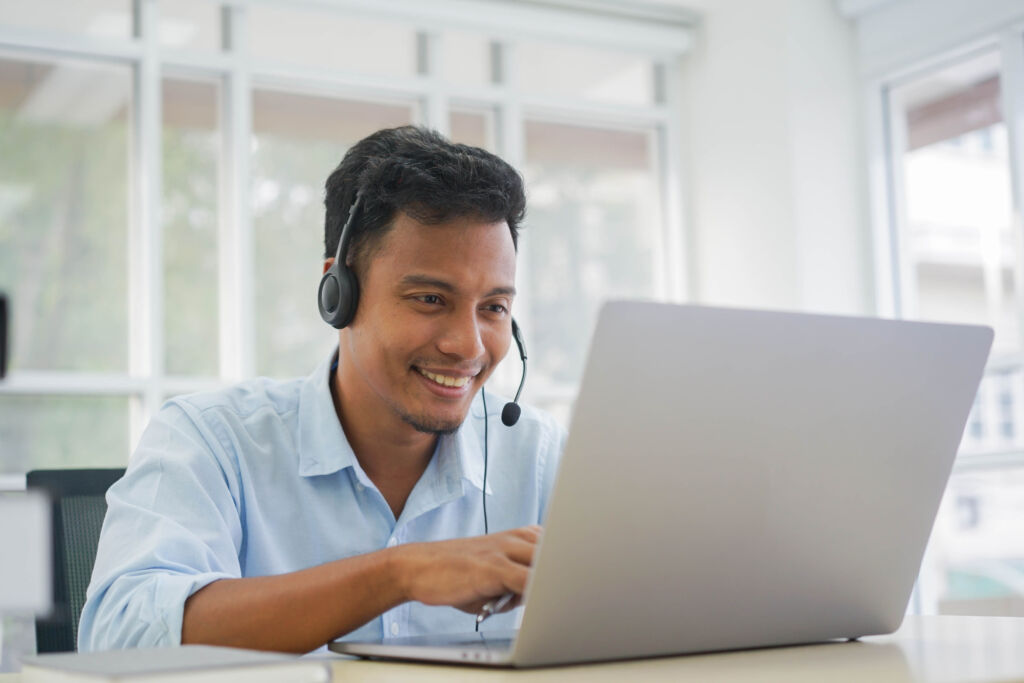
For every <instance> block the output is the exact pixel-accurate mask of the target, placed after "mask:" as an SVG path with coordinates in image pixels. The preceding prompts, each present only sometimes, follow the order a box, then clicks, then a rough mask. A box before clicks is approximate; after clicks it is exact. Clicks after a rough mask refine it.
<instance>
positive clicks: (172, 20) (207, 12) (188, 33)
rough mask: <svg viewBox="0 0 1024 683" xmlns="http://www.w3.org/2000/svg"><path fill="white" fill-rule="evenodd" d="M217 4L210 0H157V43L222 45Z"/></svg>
mask: <svg viewBox="0 0 1024 683" xmlns="http://www.w3.org/2000/svg"><path fill="white" fill-rule="evenodd" d="M220 36H221V30H220V6H219V5H217V4H215V3H213V2H210V0H173V1H172V2H161V3H160V44H161V45H163V46H164V47H169V48H182V49H185V48H187V49H190V50H205V51H208V52H213V51H216V50H220V48H221V39H220Z"/></svg>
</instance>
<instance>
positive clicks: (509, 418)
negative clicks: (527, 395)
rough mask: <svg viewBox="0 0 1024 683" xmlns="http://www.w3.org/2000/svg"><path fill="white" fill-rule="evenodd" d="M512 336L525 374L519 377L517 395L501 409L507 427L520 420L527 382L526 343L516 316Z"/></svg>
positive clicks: (513, 319) (502, 420) (513, 321)
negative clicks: (520, 399) (524, 388)
mask: <svg viewBox="0 0 1024 683" xmlns="http://www.w3.org/2000/svg"><path fill="white" fill-rule="evenodd" d="M512 338H513V339H515V340H516V346H517V347H518V348H519V358H520V360H522V361H523V376H522V377H521V378H520V379H519V388H518V389H516V397H515V398H514V399H512V401H511V402H509V403H506V404H505V407H504V408H502V409H501V422H502V424H504V425H505V426H506V427H511V426H512V425H514V424H515V423H516V422H518V421H519V415H520V414H522V408H520V407H519V394H521V393H523V384H524V383H525V382H526V344H525V343H523V335H522V333H521V332H520V331H519V325H518V324H516V319H515V318H512Z"/></svg>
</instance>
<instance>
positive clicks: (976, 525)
mask: <svg viewBox="0 0 1024 683" xmlns="http://www.w3.org/2000/svg"><path fill="white" fill-rule="evenodd" d="M1016 39H1017V41H1021V40H1024V37H1022V36H1020V35H1017V36H1016ZM1004 44H1009V41H1005V42H1004ZM1022 54H1024V53H1022V51H1021V50H1019V49H1018V50H1015V51H1013V50H1006V51H1004V50H1002V49H1000V48H999V47H998V46H994V47H992V48H990V49H982V50H981V51H978V52H975V53H973V54H970V55H967V56H962V57H959V58H955V59H951V60H949V61H946V62H944V63H943V65H942V66H939V67H934V68H931V69H927V70H923V71H920V72H917V73H916V74H913V75H911V76H909V77H903V78H900V79H894V80H893V81H892V82H890V83H888V84H886V86H885V87H884V89H883V96H884V97H885V98H886V102H887V105H888V111H889V118H888V121H887V124H888V130H889V135H888V140H887V143H888V148H889V154H890V157H889V166H890V169H891V178H890V184H889V188H888V192H889V195H888V198H889V202H890V207H891V209H892V211H891V214H892V215H893V217H894V222H893V225H892V226H891V229H892V233H891V236H890V237H891V240H890V243H891V245H892V250H891V254H890V256H891V259H892V263H893V264H894V267H893V270H892V278H891V279H892V283H891V284H892V286H891V290H892V294H893V306H892V308H893V310H894V311H895V312H896V313H897V314H898V315H900V316H901V317H906V318H912V319H920V320H934V321H948V322H963V323H975V324H983V325H989V326H991V327H993V328H994V330H995V341H994V344H993V349H992V354H991V356H990V361H989V367H988V369H987V371H986V374H985V377H984V379H983V380H982V383H981V387H980V389H979V391H978V395H977V397H976V398H975V402H974V406H973V408H972V410H971V414H970V417H969V418H968V421H967V427H966V429H965V431H964V436H963V440H962V442H961V447H960V452H959V455H958V459H957V463H956V466H955V467H954V472H953V475H952V478H951V480H950V483H949V487H948V489H947V491H946V496H945V498H944V500H943V503H942V505H941V507H940V511H939V517H938V520H937V521H936V525H935V529H934V532H933V534H932V538H931V541H930V544H929V549H928V551H927V553H926V556H925V563H924V566H923V568H922V573H921V576H920V579H919V582H918V591H917V593H918V604H917V609H919V610H920V611H924V612H940V613H951V614H1009V613H1019V610H1021V609H1024V544H1022V543H1021V539H1022V538H1024V535H1022V534H1021V533H1020V532H1021V527H1020V520H1021V519H1022V516H1021V511H1022V510H1024V479H1022V478H1021V474H1022V472H1024V435H1022V433H1021V425H1022V419H1024V413H1022V406H1021V399H1022V398H1024V396H1022V392H1024V338H1022V330H1021V321H1022V320H1024V298H1022V290H1021V280H1020V274H1021V272H1024V271H1022V267H1024V251H1022V241H1021V232H1020V231H1021V229H1022V227H1024V226H1022V225H1021V224H1020V222H1019V221H1017V222H1015V220H1014V214H1015V212H1017V214H1018V215H1019V212H1020V209H1021V207H1020V205H1019V201H1020V193H1019V191H1017V192H1015V190H1014V187H1015V183H1016V184H1018V185H1019V184H1020V183H1021V178H1020V177H1019V174H1018V176H1014V171H1013V168H1014V164H1015V163H1016V165H1017V167H1018V168H1019V167H1020V162H1021V161H1024V159H1020V158H1017V159H1016V161H1015V162H1014V155H1015V152H1014V147H1013V141H1012V140H1011V135H1010V132H1009V125H1008V123H1009V122H1012V121H1016V122H1017V123H1016V125H1017V126H1018V127H1020V125H1021V122H1022V121H1024V111H1021V110H1012V111H1007V109H1006V103H1007V102H1013V101H1015V99H1016V98H1014V97H1007V90H1006V89H1007V88H1012V89H1019V90H1020V91H1021V92H1024V83H1020V82H1019V81H1016V80H1012V79H1013V78H1016V76H1013V74H1015V73H1017V72H1019V70H1020V69H1022V68H1024V64H1020V63H1019V62H1020V61H1021V56H1022ZM1014 60H1016V62H1014ZM1009 67H1012V68H1009ZM1006 74H1011V76H1010V79H1011V80H1009V81H1008V80H1007V76H1006Z"/></svg>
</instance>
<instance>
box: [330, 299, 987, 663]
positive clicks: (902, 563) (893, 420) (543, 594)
mask: <svg viewBox="0 0 1024 683" xmlns="http://www.w3.org/2000/svg"><path fill="white" fill-rule="evenodd" d="M992 336H993V333H992V330H991V329H990V328H987V327H978V326H970V325H948V324H936V323H918V322H906V321H894V320H883V319H876V318H855V317H841V316H826V315H808V314H799V313H780V312H768V311H746V310H734V309H722V308H708V307H699V306H678V305H670V304H658V303H646V302H611V303H608V304H606V305H605V306H604V307H603V309H602V310H601V312H600V315H599V318H598V323H597V327H596V331H595V332H594V337H593V339H592V341H591V346H590V352H589V356H588V360H587V364H586V368H585V371H584V375H583V381H582V384H581V386H580V393H579V397H578V399H577V401H576V404H575V408H574V412H573V419H572V426H571V429H570V433H569V438H568V441H567V444H566V448H565V453H564V456H563V460H562V463H561V468H560V470H559V473H558V478H557V481H556V484H555V487H554V491H553V493H552V497H551V500H550V503H549V507H548V516H547V520H546V522H545V525H544V535H543V539H542V541H541V544H540V547H539V548H538V551H537V554H536V555H535V558H534V565H533V568H532V570H531V574H530V579H529V582H528V584H527V589H526V592H525V596H524V597H525V601H524V605H523V608H522V609H523V613H522V620H521V622H520V628H519V630H518V632H517V633H507V634H492V633H489V632H486V631H485V632H483V633H482V634H479V633H472V632H470V633H466V634H453V635H446V636H428V637H413V638H386V639H384V640H382V641H378V642H366V641H363V642H356V641H344V640H338V641H335V642H334V643H332V644H331V646H330V649H331V650H333V651H335V652H340V653H345V654H351V655H359V656H363V657H374V658H389V659H390V658H394V659H415V660H425V661H447V662H461V663H472V664H481V665H489V666H503V667H537V666H548V665H556V664H570V663H579V662H596V661H602V660H614V659H629V658H639V657H656V656H666V655H678V654H685V653H696V652H709V651H716V650H734V649H744V648H756V647H768V646H779V645H795V644H801V643H813V642H822V641H828V640H833V639H853V638H858V637H860V636H866V635H874V634H881V633H890V632H892V631H894V630H896V629H897V628H898V627H899V625H900V623H901V622H902V620H903V615H904V612H905V610H906V605H907V602H908V600H909V598H910V593H911V589H912V588H913V585H914V580H915V578H916V576H917V573H918V570H919V567H920V564H921V559H922V556H923V554H924V549H925V544H926V543H927V540H928V535H929V532H930V530H931V527H932V524H933V522H934V520H935V515H936V512H937V510H938V507H939V501H940V499H941V497H942V493H943V490H944V489H945V486H946V481H947V479H948V477H949V473H950V470H951V468H952V465H953V459H954V457H955V456H956V452H957V448H958V446H959V444H960V440H961V437H962V434H963V430H964V426H965V423H966V420H967V416H968V413H969V411H970V409H971V405H972V402H973V399H974V395H975V393H976V391H977V389H978V384H979V382H980V380H981V377H982V372H983V369H984V367H985V361H986V359H987V357H988V352H989V348H990V346H991V343H992Z"/></svg>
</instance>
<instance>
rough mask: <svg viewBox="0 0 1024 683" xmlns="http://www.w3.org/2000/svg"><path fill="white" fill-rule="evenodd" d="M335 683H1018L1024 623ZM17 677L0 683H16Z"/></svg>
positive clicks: (938, 620) (398, 672) (356, 667)
mask: <svg viewBox="0 0 1024 683" xmlns="http://www.w3.org/2000/svg"><path fill="white" fill-rule="evenodd" d="M332 662H333V665H332V666H333V670H334V681H335V682H338V683H349V682H355V681H360V682H363V681H365V682H368V683H405V682H406V681H417V682H422V683H452V682H454V683H458V682H459V681H488V682H491V683H507V682H509V681H514V682H515V683H527V682H528V683H537V682H541V681H544V682H546V681H558V682H559V683H565V682H566V681H573V680H577V681H587V682H588V683H589V682H591V681H594V682H597V683H601V682H603V681H609V682H611V681H615V682H616V683H618V682H619V681H631V680H632V681H644V682H647V681H666V682H667V681H672V682H673V683H675V682H676V681H708V680H727V681H730V682H732V681H757V682H758V683H769V682H771V681H785V682H787V683H800V682H802V681H807V682H811V681H813V682H814V683H818V682H820V681H858V682H860V681H868V682H869V683H886V682H888V681H1012V680H1019V681H1024V618H1022V617H952V616H941V617H938V616H919V617H907V619H906V621H905V622H904V623H903V626H902V627H901V628H900V630H899V631H897V632H896V633H895V634H893V635H891V636H873V637H870V638H864V639H863V640H862V641H860V642H853V643H828V644H822V645H806V646H800V647H784V648H772V649H766V650H748V651H743V652H729V653H717V654H707V655H691V656H686V657H669V658H663V659H646V660H638V661H631V662H612V663H607V664H591V665H586V666H570V667H557V668H550V669H533V670H526V671H510V670H487V669H480V668H474V667H460V666H444V665H434V664H399V663H386V662H367V661H362V660H355V659H344V658H341V657H338V658H335V659H333V660H332ZM20 678H21V677H20V676H19V675H18V674H4V675H0V683H19V680H20Z"/></svg>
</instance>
